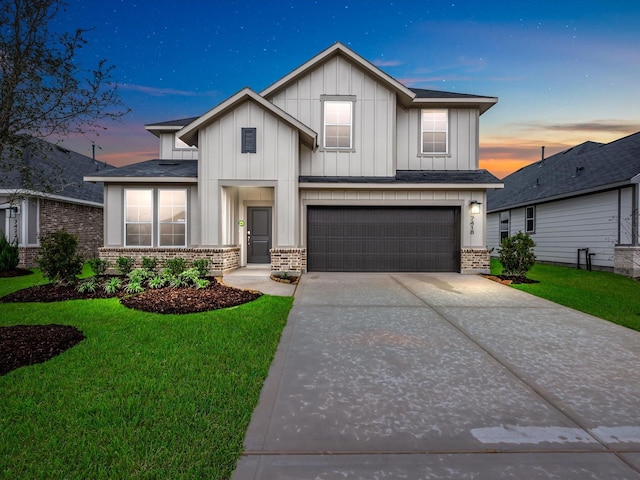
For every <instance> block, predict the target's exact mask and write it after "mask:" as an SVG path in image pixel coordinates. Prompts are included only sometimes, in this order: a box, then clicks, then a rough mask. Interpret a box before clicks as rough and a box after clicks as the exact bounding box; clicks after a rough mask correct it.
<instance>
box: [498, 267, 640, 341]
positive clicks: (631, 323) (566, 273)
mask: <svg viewBox="0 0 640 480" xmlns="http://www.w3.org/2000/svg"><path fill="white" fill-rule="evenodd" d="M501 272H502V265H501V264H500V262H498V260H496V259H492V260H491V273H493V274H495V275H498V274H500V273H501ZM527 278H530V279H532V280H538V281H539V282H540V283H534V284H520V285H513V288H517V289H518V290H523V291H525V292H528V293H531V294H532V295H536V296H538V297H542V298H546V299H548V300H551V301H553V302H556V303H559V304H561V305H565V306H567V307H571V308H574V309H576V310H580V311H582V312H585V313H589V314H591V315H595V316H596V317H600V318H604V319H605V320H609V321H611V322H613V323H617V324H618V325H623V326H625V327H629V328H632V329H634V330H639V331H640V282H638V281H636V280H634V279H632V278H628V277H624V276H622V275H616V274H614V273H609V272H596V271H592V272H589V271H587V270H578V269H576V268H570V267H557V266H553V265H542V264H536V265H534V266H533V268H532V269H531V270H530V271H529V273H528V274H527Z"/></svg>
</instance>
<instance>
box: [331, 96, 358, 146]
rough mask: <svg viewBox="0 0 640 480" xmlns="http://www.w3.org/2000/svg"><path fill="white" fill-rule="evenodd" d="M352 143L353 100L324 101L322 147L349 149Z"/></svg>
mask: <svg viewBox="0 0 640 480" xmlns="http://www.w3.org/2000/svg"><path fill="white" fill-rule="evenodd" d="M352 145H353V102H350V101H346V102H343V101H325V102H324V147H325V148H336V149H351V148H352Z"/></svg>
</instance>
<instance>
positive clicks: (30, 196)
mask: <svg viewBox="0 0 640 480" xmlns="http://www.w3.org/2000/svg"><path fill="white" fill-rule="evenodd" d="M17 156H19V157H20V158H17ZM4 157H5V160H6V161H4V162H3V163H2V166H3V167H2V168H3V170H0V232H3V233H4V234H5V235H6V237H7V239H8V240H9V241H10V242H14V241H16V239H17V241H18V246H19V252H20V266H21V267H32V266H34V265H35V256H36V255H37V253H38V252H39V250H40V238H41V237H42V236H44V235H46V234H48V233H51V232H54V231H56V230H59V229H61V228H65V229H66V231H67V232H69V233H73V234H74V235H76V236H77V237H78V250H79V253H80V254H81V255H83V256H84V257H85V258H91V257H96V256H98V248H99V247H100V246H102V244H103V237H102V232H103V217H102V184H92V183H86V182H84V181H83V176H84V175H88V174H89V173H103V172H106V171H109V170H111V169H113V167H111V166H110V165H105V164H103V163H98V162H95V161H94V160H93V159H91V158H89V157H86V156H84V155H80V154H79V153H75V152H72V151H69V150H67V149H65V148H63V147H61V146H60V145H54V144H52V143H49V142H45V141H43V140H36V139H32V140H31V142H30V144H29V145H28V146H27V147H26V148H23V149H21V150H20V152H19V153H15V152H14V153H12V152H11V151H10V150H9V148H5V151H4ZM12 157H13V158H12ZM14 158H15V159H16V160H14ZM10 164H14V165H27V166H28V170H25V169H21V168H19V167H9V166H8V165H10Z"/></svg>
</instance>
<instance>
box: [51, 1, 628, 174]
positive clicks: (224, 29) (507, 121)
mask: <svg viewBox="0 0 640 480" xmlns="http://www.w3.org/2000/svg"><path fill="white" fill-rule="evenodd" d="M68 3H69V8H68V9H67V11H66V12H64V13H62V14H61V15H60V17H59V22H60V26H61V27H63V28H67V29H69V30H74V29H75V28H77V27H82V28H92V30H91V31H90V32H88V33H87V34H86V37H87V39H88V41H89V43H88V45H86V46H85V47H84V48H83V49H82V52H81V55H80V56H79V57H78V61H79V62H80V63H81V64H83V65H85V66H87V67H91V66H94V65H95V64H96V62H97V60H98V59H100V58H106V59H107V61H108V63H109V64H113V65H115V67H116V69H115V71H114V74H115V76H116V78H117V79H118V82H119V84H120V87H119V88H120V93H121V98H122V100H123V101H124V103H125V104H126V105H127V106H128V107H129V108H131V112H130V113H129V114H128V115H127V116H126V117H124V118H123V120H122V122H120V123H110V124H107V127H108V129H107V130H106V131H104V132H101V133H100V136H95V135H87V136H85V137H79V138H69V139H65V140H64V144H65V145H66V146H67V147H68V148H71V149H73V150H76V151H78V152H80V153H84V154H86V155H91V142H92V141H95V143H96V145H97V147H98V148H97V149H96V157H97V158H98V159H100V160H102V161H107V162H109V163H111V164H114V165H124V164H128V163H133V162H138V161H142V160H148V159H151V158H157V156H158V140H157V138H156V137H154V136H153V135H151V134H150V133H148V132H147V131H146V130H145V129H144V125H145V124H149V123H156V122H162V121H166V120H173V119H178V118H185V117H191V116H197V115H200V114H202V113H205V112H206V111H208V110H210V109H211V108H212V107H214V106H215V105H217V104H218V103H220V102H221V101H223V100H224V99H226V98H227V97H229V96H230V95H232V94H234V93H236V92H237V91H238V90H240V89H241V88H243V87H245V86H248V87H251V88H252V89H253V90H255V91H257V92H260V91H261V90H262V89H264V88H265V87H267V86H268V85H270V84H271V83H273V82H274V81H276V80H278V79H279V78H281V77H282V76H284V75H286V74H287V73H289V72H291V71H292V70H294V69H295V68H296V67H298V66H300V65H301V64H302V63H304V62H306V61H307V60H309V59H310V58H312V57H313V56H315V55H316V54H317V53H319V52H320V51H322V50H324V49H325V48H327V47H329V46H330V45H331V44H333V43H334V42H336V41H340V42H342V43H344V44H345V45H347V46H349V47H350V48H351V49H353V50H354V51H355V52H356V53H358V54H359V55H361V56H362V57H364V58H366V59H367V60H369V61H371V62H372V63H374V64H375V65H377V66H378V67H379V68H381V69H382V70H384V71H385V72H386V73H388V74H389V75H391V76H392V77H394V78H396V79H397V80H399V81H400V82H402V83H404V84H405V85H407V86H409V87H415V88H427V89H429V88H430V89H434V90H445V91H451V92H460V93H472V94H476V95H487V96H495V97H498V98H499V102H498V104H497V105H495V106H494V107H493V108H491V109H490V110H489V111H488V112H487V113H485V114H484V115H483V116H482V117H481V119H480V162H481V163H480V166H481V168H486V169H488V170H489V171H491V172H492V173H493V174H495V175H496V176H498V177H500V178H501V177H504V176H505V175H507V174H508V173H511V172H512V171H514V170H517V169H518V168H520V167H522V166H523V165H526V164H528V163H530V162H532V161H536V160H538V159H539V158H540V147H541V146H542V145H545V146H546V150H545V153H546V155H551V154H554V153H557V152H559V151H561V150H563V149H565V148H567V147H570V146H573V145H576V144H579V143H582V142H584V141H587V140H592V141H597V142H609V141H612V140H615V139H617V138H620V137H623V136H626V135H627V134H630V133H634V132H637V131H640V2H638V0H607V1H604V0H602V1H596V0H582V1H574V0H561V1H558V0H554V1H550V0H527V1H523V2H520V1H514V0H511V1H508V2H504V1H491V0H461V1H458V0H449V1H435V0H393V1H389V0H342V1H336V0H294V1H275V0H245V1H235V0H208V1H206V0H182V1H181V2H176V1H175V0H173V1H167V0H103V1H100V2H94V1H86V0H68Z"/></svg>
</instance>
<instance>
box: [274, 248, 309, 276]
mask: <svg viewBox="0 0 640 480" xmlns="http://www.w3.org/2000/svg"><path fill="white" fill-rule="evenodd" d="M270 252H271V271H272V272H296V273H302V272H306V271H307V249H306V248H272V249H271V250H270Z"/></svg>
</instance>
